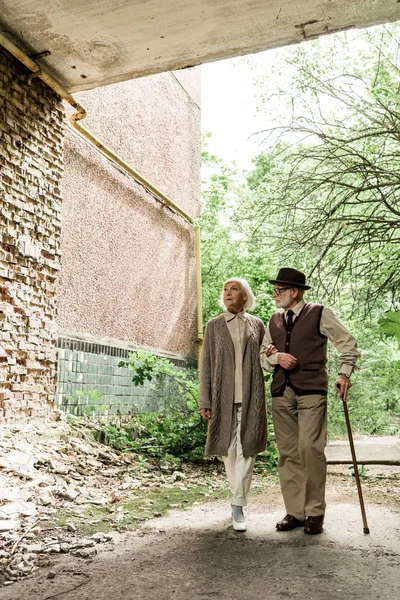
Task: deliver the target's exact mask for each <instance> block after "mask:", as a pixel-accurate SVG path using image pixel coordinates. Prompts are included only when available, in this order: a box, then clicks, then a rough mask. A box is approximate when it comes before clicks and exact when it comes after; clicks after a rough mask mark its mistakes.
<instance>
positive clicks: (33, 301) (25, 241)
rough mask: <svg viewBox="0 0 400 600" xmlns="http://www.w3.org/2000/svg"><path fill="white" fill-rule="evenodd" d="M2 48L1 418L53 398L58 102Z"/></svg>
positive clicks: (26, 412) (24, 413)
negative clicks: (30, 77) (28, 76)
mask: <svg viewBox="0 0 400 600" xmlns="http://www.w3.org/2000/svg"><path fill="white" fill-rule="evenodd" d="M27 75H28V71H27V70H26V69H25V67H23V66H22V65H21V64H20V63H19V62H18V61H16V60H14V59H13V58H12V57H11V56H10V55H9V54H8V53H7V52H6V51H4V50H0V209H1V218H0V419H7V420H11V419H14V420H21V419H23V418H25V417H28V416H30V417H35V416H42V415H44V414H46V412H47V411H48V408H49V406H51V403H52V402H53V400H54V394H55V373H56V370H55V366H56V364H55V363H56V348H55V342H56V334H55V330H54V319H55V316H56V306H57V305H56V294H55V282H56V278H57V274H58V271H59V267H60V242H59V240H60V208H61V191H60V179H61V175H62V170H63V166H62V143H63V118H64V114H63V107H62V105H61V104H60V102H59V99H58V97H57V96H56V95H55V94H54V93H53V92H52V91H51V90H50V89H49V88H48V87H47V86H46V85H45V84H43V83H42V82H41V81H40V80H37V79H33V80H32V83H31V85H29V84H28V81H27Z"/></svg>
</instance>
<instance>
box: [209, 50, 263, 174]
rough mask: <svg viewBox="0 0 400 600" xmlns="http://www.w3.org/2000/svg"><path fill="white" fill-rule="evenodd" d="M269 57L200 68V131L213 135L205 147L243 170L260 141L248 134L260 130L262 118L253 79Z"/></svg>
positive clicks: (257, 56) (210, 64)
mask: <svg viewBox="0 0 400 600" xmlns="http://www.w3.org/2000/svg"><path fill="white" fill-rule="evenodd" d="M269 57H271V51H270V52H263V53H262V54H259V55H252V56H250V57H238V58H234V59H229V60H223V61H219V62H214V63H207V64H205V65H202V67H201V72H202V80H201V85H202V107H201V112H202V131H203V132H206V131H209V132H211V133H212V137H211V139H210V141H209V144H208V147H209V149H210V151H211V152H213V153H214V154H216V155H217V156H219V157H220V158H223V159H224V161H225V160H226V161H230V160H235V161H236V163H237V165H238V167H239V168H242V169H248V168H250V167H251V158H252V156H254V155H255V154H257V153H258V151H259V146H258V143H259V142H258V141H257V140H256V139H255V138H254V137H251V134H252V133H253V132H256V131H259V129H260V128H262V125H263V123H265V119H262V117H261V116H260V115H257V100H256V97H255V91H256V87H255V85H254V79H255V78H257V76H258V75H260V74H261V71H260V64H261V63H262V62H263V61H264V60H265V61H266V62H268V58H269Z"/></svg>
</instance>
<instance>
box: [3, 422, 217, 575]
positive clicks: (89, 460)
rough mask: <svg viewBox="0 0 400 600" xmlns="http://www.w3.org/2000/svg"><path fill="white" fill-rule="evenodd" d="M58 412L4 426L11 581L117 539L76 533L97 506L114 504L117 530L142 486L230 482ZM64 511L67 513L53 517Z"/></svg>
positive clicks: (6, 557) (88, 555) (6, 559)
mask: <svg viewBox="0 0 400 600" xmlns="http://www.w3.org/2000/svg"><path fill="white" fill-rule="evenodd" d="M57 419H58V420H48V421H43V422H40V423H35V424H33V423H28V424H24V425H4V426H3V428H2V438H1V440H0V532H1V537H0V585H1V584H3V585H11V584H12V583H13V582H15V581H17V580H18V579H20V578H23V577H26V576H27V575H29V574H31V573H33V572H34V571H35V570H37V569H38V568H40V567H41V566H49V565H50V564H51V556H52V555H54V554H59V553H67V552H70V553H72V554H73V555H75V556H79V557H81V558H84V559H86V560H90V559H92V558H93V556H95V555H96V546H98V545H99V544H110V543H111V544H112V541H113V535H112V533H110V532H102V531H98V532H95V533H93V534H92V535H89V536H88V537H86V538H85V537H83V538H82V537H79V536H78V535H77V531H78V527H77V524H78V523H81V522H82V521H84V522H86V523H87V522H89V523H92V524H93V525H94V526H95V524H96V519H92V520H90V516H88V514H89V515H90V509H91V508H92V509H94V508H101V507H103V508H105V509H108V510H109V519H108V524H109V525H110V527H109V529H111V530H118V526H119V524H120V522H121V519H123V516H124V515H123V512H122V513H121V507H117V508H115V505H117V504H118V503H119V502H121V501H122V500H123V501H128V500H129V499H130V498H135V494H137V493H138V492H140V491H142V492H143V490H146V491H148V490H149V489H153V488H162V487H166V488H179V489H180V490H183V489H185V490H186V489H189V488H190V487H191V486H194V485H196V486H201V485H203V486H205V489H206V487H211V488H216V487H219V486H224V485H225V478H224V477H223V476H219V473H218V472H217V471H215V467H212V469H213V471H214V472H213V478H212V479H213V481H212V483H211V482H210V479H209V478H207V477H206V476H205V472H204V469H203V470H202V469H200V468H199V469H196V468H195V467H193V466H192V467H187V466H186V465H181V464H178V467H179V470H178V469H177V464H176V463H175V464H168V463H166V464H162V463H161V464H160V462H159V461H158V464H156V463H155V462H151V461H150V460H143V458H142V457H138V456H137V455H136V454H134V453H131V452H129V453H124V452H120V451H114V450H112V449H111V448H109V447H107V446H105V445H103V444H101V443H100V442H98V441H96V440H95V439H94V437H92V435H91V434H93V433H94V432H95V430H96V425H95V423H94V422H93V424H92V425H91V426H90V425H87V424H86V425H85V426H83V425H82V424H79V423H78V422H70V421H69V419H67V418H66V416H65V414H64V413H60V412H59V411H57ZM90 427H91V428H92V431H91V428H90ZM185 469H186V470H187V471H188V472H183V471H185ZM208 495H209V494H207V493H206V492H205V493H204V496H205V497H206V496H208ZM136 498H137V496H136ZM149 505H150V506H149V515H150V516H153V515H155V516H158V515H161V513H158V512H157V511H156V512H154V510H153V512H151V503H149ZM60 514H62V515H63V516H64V517H65V515H67V516H68V518H67V519H66V520H65V523H63V524H62V525H60V526H58V525H54V522H56V523H57V517H58V516H59V515H60ZM146 517H147V513H146ZM140 520H143V518H140V519H139V518H138V521H140ZM100 525H101V524H100ZM50 573H51V571H50Z"/></svg>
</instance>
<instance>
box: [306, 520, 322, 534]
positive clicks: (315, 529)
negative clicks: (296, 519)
mask: <svg viewBox="0 0 400 600" xmlns="http://www.w3.org/2000/svg"><path fill="white" fill-rule="evenodd" d="M323 522H324V515H319V516H318V517H307V519H306V520H305V523H304V533H310V534H311V535H316V534H317V533H322V530H323V527H322V525H323Z"/></svg>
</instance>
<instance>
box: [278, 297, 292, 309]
mask: <svg viewBox="0 0 400 600" xmlns="http://www.w3.org/2000/svg"><path fill="white" fill-rule="evenodd" d="M292 302H293V298H290V297H289V298H286V300H278V302H275V306H276V308H287V307H288V306H290V304H292Z"/></svg>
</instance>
